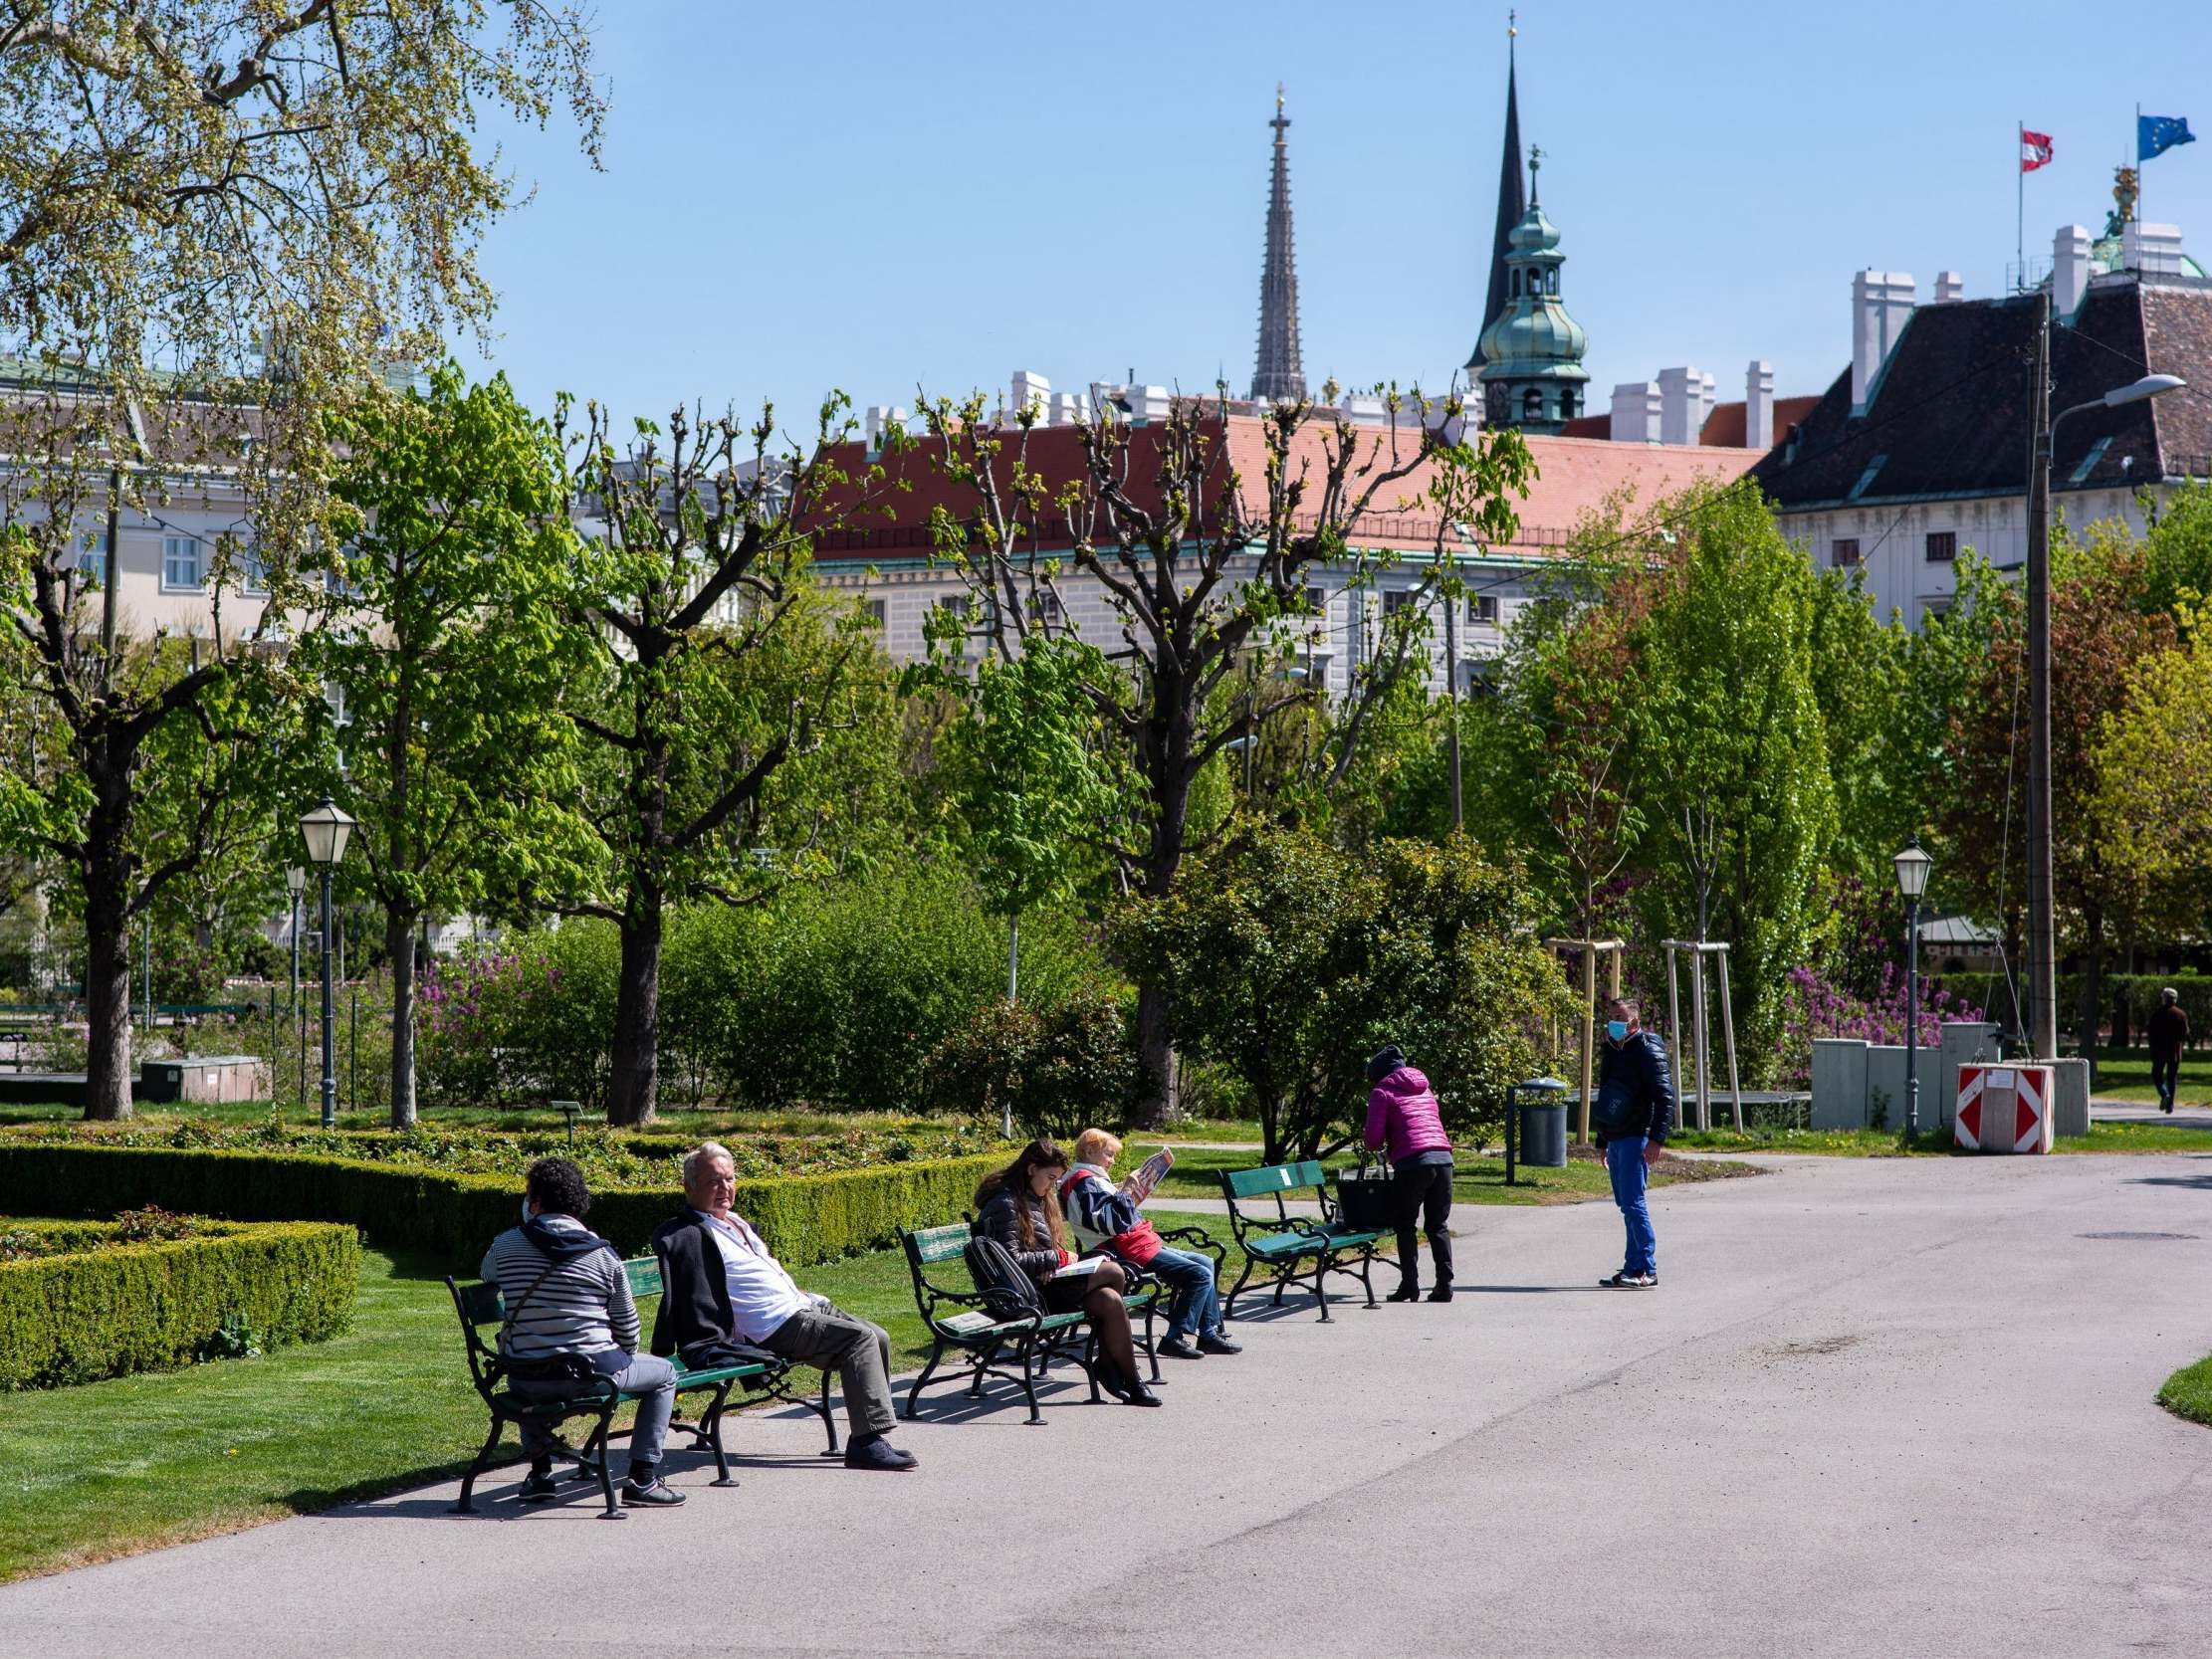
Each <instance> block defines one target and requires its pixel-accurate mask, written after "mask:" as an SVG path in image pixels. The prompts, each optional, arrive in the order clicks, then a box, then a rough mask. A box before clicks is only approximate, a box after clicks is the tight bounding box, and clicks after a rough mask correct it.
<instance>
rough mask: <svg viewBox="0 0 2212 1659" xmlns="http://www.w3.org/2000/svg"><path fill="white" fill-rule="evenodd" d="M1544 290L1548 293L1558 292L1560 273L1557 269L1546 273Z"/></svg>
mask: <svg viewBox="0 0 2212 1659" xmlns="http://www.w3.org/2000/svg"><path fill="white" fill-rule="evenodd" d="M1544 292H1545V293H1546V294H1557V293H1558V292H1559V273H1558V272H1557V271H1551V272H1547V273H1545V276H1544Z"/></svg>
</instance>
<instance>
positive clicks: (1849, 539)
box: [1828, 535, 1859, 570]
mask: <svg viewBox="0 0 2212 1659" xmlns="http://www.w3.org/2000/svg"><path fill="white" fill-rule="evenodd" d="M1828 562H1829V563H1831V564H1833V565H1834V566H1836V568H1837V569H1839V570H1848V569H1850V568H1851V567H1852V566H1853V565H1855V564H1857V563H1858V562H1859V537H1857V536H1856V535H1839V536H1838V537H1837V538H1836V539H1835V540H1833V541H1831V542H1830V543H1829V544H1828Z"/></svg>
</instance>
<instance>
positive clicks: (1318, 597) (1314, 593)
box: [1306, 587, 1329, 616]
mask: <svg viewBox="0 0 2212 1659" xmlns="http://www.w3.org/2000/svg"><path fill="white" fill-rule="evenodd" d="M1306 609H1307V610H1308V611H1309V612H1311V613H1312V614H1313V615H1315V616H1327V615H1328V614H1329V590H1328V589H1327V588H1325V587H1309V588H1307V589H1306Z"/></svg>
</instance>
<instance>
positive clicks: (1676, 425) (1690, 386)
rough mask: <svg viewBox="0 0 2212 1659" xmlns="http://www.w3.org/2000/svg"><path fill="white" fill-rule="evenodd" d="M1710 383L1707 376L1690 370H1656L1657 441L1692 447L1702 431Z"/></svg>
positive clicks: (1710, 380)
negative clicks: (1657, 402)
mask: <svg viewBox="0 0 2212 1659" xmlns="http://www.w3.org/2000/svg"><path fill="white" fill-rule="evenodd" d="M1711 384H1712V379H1711V377H1710V376H1709V375H1706V374H1702V373H1700V372H1699V371H1698V370H1696V369H1694V368H1662V369H1660V370H1659V442H1660V443H1662V444H1694V443H1696V442H1697V436H1698V434H1699V433H1700V432H1702V431H1703V430H1704V429H1705V400H1706V398H1707V396H1708V395H1709V392H1708V388H1709V387H1710V386H1711Z"/></svg>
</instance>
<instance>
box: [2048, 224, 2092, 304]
mask: <svg viewBox="0 0 2212 1659" xmlns="http://www.w3.org/2000/svg"><path fill="white" fill-rule="evenodd" d="M2089 291H2090V233H2089V232H2088V231H2086V230H2084V229H2083V228H2082V227H2081V226H2080V225H2065V226H2062V227H2060V230H2059V232H2058V234H2057V235H2056V236H2054V237H2052V238H2051V309H2052V311H2054V312H2056V313H2057V314H2058V315H2060V316H2062V317H2066V316H2072V315H2073V314H2074V313H2075V312H2076V311H2080V310H2081V309H2082V301H2083V299H2084V298H2085V297H2086V296H2087V295H2088V294H2089Z"/></svg>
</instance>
